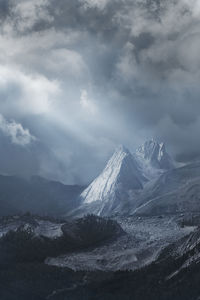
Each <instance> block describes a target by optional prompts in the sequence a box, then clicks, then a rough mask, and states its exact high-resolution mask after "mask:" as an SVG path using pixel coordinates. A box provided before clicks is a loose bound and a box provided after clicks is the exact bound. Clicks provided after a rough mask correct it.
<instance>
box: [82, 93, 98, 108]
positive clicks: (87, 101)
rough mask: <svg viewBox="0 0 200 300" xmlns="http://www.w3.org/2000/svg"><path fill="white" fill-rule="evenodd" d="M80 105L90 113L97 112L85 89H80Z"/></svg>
mask: <svg viewBox="0 0 200 300" xmlns="http://www.w3.org/2000/svg"><path fill="white" fill-rule="evenodd" d="M80 104H81V107H82V108H83V109H84V110H85V111H86V112H88V113H90V114H95V113H96V112H97V107H96V105H95V104H94V102H93V101H92V100H91V99H90V98H89V96H88V92H87V90H85V89H83V90H81V97H80Z"/></svg>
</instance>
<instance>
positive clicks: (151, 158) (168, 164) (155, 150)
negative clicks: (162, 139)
mask: <svg viewBox="0 0 200 300" xmlns="http://www.w3.org/2000/svg"><path fill="white" fill-rule="evenodd" d="M136 156H138V157H139V158H140V160H141V159H143V160H145V161H147V162H149V163H150V164H151V166H152V167H154V168H157V169H163V170H169V169H172V168H173V167H174V165H173V162H172V159H171V157H170V156H169V154H168V153H167V151H166V148H165V144H164V143H160V144H159V143H158V142H156V141H154V140H150V141H147V142H145V143H144V145H142V146H141V147H139V148H138V149H137V151H136Z"/></svg>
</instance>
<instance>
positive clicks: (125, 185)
mask: <svg viewBox="0 0 200 300" xmlns="http://www.w3.org/2000/svg"><path fill="white" fill-rule="evenodd" d="M144 180H145V178H144V177H143V175H142V174H141V173H140V170H139V167H138V164H137V161H136V160H135V158H134V157H133V156H132V154H131V153H130V152H129V150H128V149H127V148H126V147H124V146H123V145H120V146H118V147H117V148H116V150H115V152H114V154H113V155H112V157H111V158H110V160H109V161H108V163H107V165H106V166H105V168H104V170H103V171H102V172H101V174H100V175H99V176H98V177H97V178H96V179H95V180H94V181H93V182H92V183H91V184H90V185H89V186H88V187H87V189H85V190H84V191H83V193H82V194H81V198H82V201H83V203H85V204H89V203H92V202H98V203H101V204H100V207H101V211H102V209H104V208H105V210H106V209H108V210H112V209H115V208H116V207H117V206H118V205H121V204H122V203H123V201H125V200H126V199H128V197H129V191H130V190H139V189H142V188H143V181H144ZM106 207H107V208H106ZM108 207H109V208H108ZM98 213H100V212H98Z"/></svg>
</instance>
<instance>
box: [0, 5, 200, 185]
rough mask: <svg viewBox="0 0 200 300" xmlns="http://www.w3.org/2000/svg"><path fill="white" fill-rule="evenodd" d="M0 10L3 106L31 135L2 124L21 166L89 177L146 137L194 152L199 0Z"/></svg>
mask: <svg viewBox="0 0 200 300" xmlns="http://www.w3.org/2000/svg"><path fill="white" fill-rule="evenodd" d="M0 18H1V20H3V21H4V22H3V23H2V28H1V32H2V33H1V35H0V112H1V114H2V116H3V117H4V119H5V120H6V121H7V122H8V123H6V124H8V127H9V124H10V123H9V122H12V121H11V120H13V122H15V124H18V126H21V127H20V128H22V129H24V130H26V129H27V130H28V132H29V134H30V136H33V137H34V138H35V140H32V141H31V143H28V144H27V145H24V147H20V146H19V145H16V144H15V145H14V144H13V143H11V138H12V136H11V135H9V134H7V135H6V134H5V130H4V131H2V132H1V135H3V136H4V137H3V138H4V140H5V139H6V140H7V142H6V143H7V144H6V143H5V144H6V145H7V146H6V147H7V148H6V149H7V150H6V151H8V153H9V150H8V148H12V151H13V153H15V152H16V155H17V156H16V161H19V162H21V165H22V166H23V167H22V169H23V172H25V169H26V165H28V164H27V163H26V160H28V158H30V161H31V162H32V163H31V164H32V165H33V167H32V166H30V167H29V170H31V171H30V172H28V173H34V172H35V173H39V174H40V175H44V176H47V177H51V178H54V179H59V180H62V181H64V182H68V183H74V182H79V183H80V182H81V183H85V182H87V181H90V180H91V179H92V178H93V177H94V176H95V175H96V174H97V173H98V172H99V171H100V170H101V168H102V167H103V165H104V163H105V161H106V159H107V158H108V157H109V155H110V154H111V153H112V151H113V148H114V147H115V146H116V145H117V144H118V143H125V144H126V145H127V146H128V147H130V148H131V150H133V149H134V148H135V147H136V146H138V145H139V144H140V143H141V142H143V140H144V139H146V138H148V137H149V138H151V137H152V136H154V137H156V138H158V139H159V140H160V139H161V140H164V141H166V142H167V144H168V148H169V149H170V151H171V153H172V154H173V155H174V156H175V157H176V158H177V159H178V160H182V161H189V160H192V159H194V158H196V157H198V156H199V154H200V142H199V139H198V138H197V136H198V132H199V129H200V120H199V111H200V101H199V94H200V87H199V80H200V71H199V70H200V58H199V52H200V33H199V26H200V21H199V20H200V5H199V3H198V1H196V0H192V1H188V0H180V1H176V0H170V1H165V0H162V1H159V0H137V1H130V0H124V1H119V0H74V1H71V0H59V1H56V0H35V1H33V0H26V1H25V0H20V1H16V0H10V1H0ZM20 149H21V150H20ZM27 149H29V150H28V152H26V151H27ZM33 149H34V150H33ZM6 151H4V153H6ZM10 151H11V150H10ZM20 151H21V153H22V154H20ZM23 153H29V154H26V155H25V156H24V157H25V158H24V163H23V162H22V160H21V158H22V157H23ZM45 154H46V155H45ZM19 155H21V156H20V157H21V158H19V159H17V157H19ZM3 157H4V168H3V169H2V172H5V171H6V155H3ZM13 157H15V155H14V154H13ZM26 157H27V159H26ZM34 162H35V163H34ZM34 166H35V168H34ZM8 169H9V170H10V171H9V172H10V173H12V172H15V173H17V172H19V167H18V165H17V163H16V164H13V169H12V172H11V167H10V164H9V162H8ZM19 173H20V172H19Z"/></svg>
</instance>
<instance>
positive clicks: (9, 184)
mask: <svg viewBox="0 0 200 300" xmlns="http://www.w3.org/2000/svg"><path fill="white" fill-rule="evenodd" d="M83 189H84V187H82V186H78V185H64V184H62V183H60V182H56V181H49V180H47V179H44V178H42V177H39V176H33V177H31V178H30V179H29V180H25V179H23V178H20V177H17V176H3V175H0V215H11V214H19V213H25V212H27V211H29V212H31V213H36V214H40V215H53V216H60V215H62V214H63V212H64V211H69V210H71V209H73V208H75V207H76V206H77V205H78V204H79V202H78V201H79V200H78V195H79V194H80V193H81V192H82V190H83Z"/></svg>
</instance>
